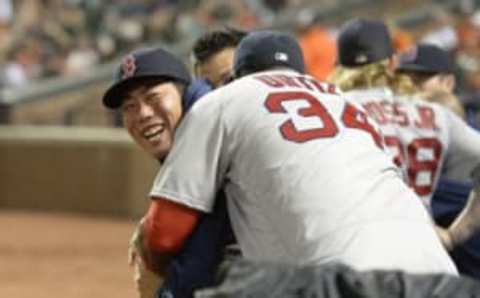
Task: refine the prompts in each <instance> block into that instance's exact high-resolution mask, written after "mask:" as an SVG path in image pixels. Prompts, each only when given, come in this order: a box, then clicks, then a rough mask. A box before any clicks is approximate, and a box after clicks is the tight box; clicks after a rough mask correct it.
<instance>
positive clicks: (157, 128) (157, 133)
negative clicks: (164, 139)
mask: <svg viewBox="0 0 480 298" xmlns="http://www.w3.org/2000/svg"><path fill="white" fill-rule="evenodd" d="M164 131H165V125H163V124H154V125H150V126H148V127H146V128H145V129H143V130H142V136H143V137H144V138H145V139H147V140H148V141H150V142H156V141H159V139H160V137H161V134H162V133H163V132H164Z"/></svg>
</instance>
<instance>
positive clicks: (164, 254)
mask: <svg viewBox="0 0 480 298" xmlns="http://www.w3.org/2000/svg"><path fill="white" fill-rule="evenodd" d="M214 93H216V92H213V93H212V95H215V94H214ZM215 98H216V96H213V97H211V96H210V94H208V95H207V96H206V97H205V98H204V99H202V101H201V102H198V103H197V104H195V105H194V106H193V108H192V110H190V111H189V113H187V114H186V115H185V118H184V119H183V120H182V122H181V124H180V126H179V127H178V129H177V131H176V133H175V141H174V144H173V146H172V149H171V151H170V153H169V155H168V157H167V159H166V160H165V162H164V163H163V165H162V167H161V169H160V171H159V173H158V174H157V177H156V178H155V181H154V185H153V187H152V190H151V193H150V196H151V199H152V202H151V204H150V208H149V210H148V213H147V215H146V216H145V219H144V225H143V229H144V234H145V245H146V247H147V248H148V249H149V251H151V252H152V253H151V256H150V257H147V260H146V261H147V263H150V267H152V269H153V270H155V271H156V272H159V273H160V274H162V273H163V271H164V270H165V268H166V266H167V264H168V262H169V261H170V259H171V257H172V256H173V255H175V254H176V253H177V252H178V251H179V250H180V249H181V248H182V247H183V244H184V243H185V241H186V239H187V238H188V236H189V235H190V234H191V233H192V232H193V230H194V228H195V227H196V225H197V223H198V220H199V217H200V215H201V213H202V212H210V211H211V210H212V208H213V204H214V200H215V194H216V193H217V190H218V189H219V187H220V185H221V182H222V175H223V174H224V173H225V169H226V165H225V163H224V161H223V159H222V158H223V155H224V149H223V147H224V137H225V131H224V125H223V123H222V118H221V104H219V103H218V100H217V99H215Z"/></svg>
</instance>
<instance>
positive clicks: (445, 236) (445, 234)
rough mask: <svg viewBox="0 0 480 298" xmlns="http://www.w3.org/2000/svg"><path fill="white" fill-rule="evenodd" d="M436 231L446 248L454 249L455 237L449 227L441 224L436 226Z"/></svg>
mask: <svg viewBox="0 0 480 298" xmlns="http://www.w3.org/2000/svg"><path fill="white" fill-rule="evenodd" d="M435 231H436V232H437V235H438V237H439V238H440V241H441V242H442V244H443V246H444V247H445V249H446V250H448V251H451V250H453V246H454V245H453V239H452V236H451V235H450V232H449V231H448V230H447V229H444V228H442V227H439V226H435Z"/></svg>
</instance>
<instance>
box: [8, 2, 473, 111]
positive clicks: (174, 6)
mask: <svg viewBox="0 0 480 298" xmlns="http://www.w3.org/2000/svg"><path fill="white" fill-rule="evenodd" d="M339 2H341V1H334V0H331V1H322V6H323V7H328V5H329V3H330V4H331V5H335V4H337V5H338V3H339ZM396 2H397V1H385V2H384V3H392V4H391V5H390V6H392V7H394V8H395V6H397V9H396V10H395V9H393V12H392V13H391V14H390V15H389V14H385V16H384V17H385V18H388V19H387V20H386V22H387V23H388V24H389V25H390V27H391V30H392V34H393V36H394V42H395V48H396V49H397V50H398V51H403V50H405V49H407V48H408V47H410V46H411V45H413V44H414V43H417V42H426V43H435V44H437V45H440V46H441V47H443V48H445V49H447V50H449V51H450V52H451V54H452V58H453V59H454V61H455V65H456V69H457V73H456V75H457V81H458V82H457V86H458V87H457V88H458V90H457V91H458V93H460V94H464V95H465V98H467V99H466V100H467V102H468V101H471V98H475V97H478V96H477V93H478V92H479V90H480V10H479V9H477V7H478V6H477V5H476V4H477V3H476V1H474V0H469V1H463V0H462V1H456V2H457V4H456V5H454V6H452V7H449V9H445V8H444V7H442V8H439V9H438V10H435V9H433V11H429V13H430V16H431V18H430V19H429V20H428V22H422V23H418V24H415V23H414V24H413V25H412V24H408V23H405V24H402V23H401V22H396V21H395V18H397V19H400V16H401V15H402V13H403V14H406V13H405V11H412V10H416V9H417V8H418V7H421V5H422V4H425V3H426V2H429V3H431V4H435V3H436V2H438V1H415V0H408V1H402V3H401V4H402V5H401V6H399V5H398V3H397V4H395V3H396ZM315 3H316V1H313V0H311V1H308V0H239V1H220V0H103V1H102V0H15V1H14V0H0V87H1V86H7V87H20V86H24V85H25V84H28V83H29V82H31V81H34V80H37V79H40V78H47V77H56V76H76V75H81V74H85V73H86V74H88V73H90V72H91V71H92V70H93V69H94V67H95V66H96V65H98V64H100V63H103V62H108V61H111V60H112V59H114V58H115V57H118V56H119V55H121V54H123V53H125V52H127V51H130V50H131V49H133V48H136V47H138V46H140V45H142V44H148V43H155V44H158V43H160V42H161V43H163V44H177V43H179V42H183V41H185V40H191V41H193V40H195V39H196V38H197V37H199V36H200V35H202V34H203V33H204V32H206V31H207V30H211V29H214V28H219V27H221V26H224V25H228V26H233V27H237V28H241V29H244V30H251V29H255V28H268V27H272V26H275V24H277V23H278V22H279V20H280V19H281V17H282V16H283V15H282V13H284V12H286V11H295V12H296V13H295V17H294V22H292V23H291V26H290V27H289V28H288V30H291V31H293V32H294V33H296V34H297V36H298V38H299V41H300V42H301V44H302V48H303V50H304V53H305V58H306V62H307V65H308V66H309V71H310V72H311V73H312V74H314V75H315V76H316V77H318V78H321V79H323V78H326V77H327V75H328V74H329V73H330V72H331V70H332V69H333V67H334V65H335V59H336V45H335V36H336V30H337V28H338V25H339V24H340V23H341V22H342V21H343V20H342V19H340V18H339V19H338V20H335V19H333V18H328V16H325V14H321V13H317V12H316V11H315V10H314V9H311V7H314V4H315ZM386 7H387V8H390V7H389V6H388V5H387V6H386ZM432 7H435V6H434V5H433V6H432ZM438 7H440V6H438ZM382 8H385V5H384V6H383V7H382ZM375 9H377V10H378V7H376V6H372V8H371V10H372V11H375ZM383 13H386V12H383ZM395 13H397V14H395ZM349 17H350V18H351V17H353V15H350V16H349ZM190 44H191V43H190ZM319 45H321V46H319Z"/></svg>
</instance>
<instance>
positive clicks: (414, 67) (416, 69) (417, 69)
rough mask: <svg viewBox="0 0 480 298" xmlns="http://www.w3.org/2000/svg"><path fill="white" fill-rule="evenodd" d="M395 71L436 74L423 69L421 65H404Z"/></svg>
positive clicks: (425, 68)
mask: <svg viewBox="0 0 480 298" xmlns="http://www.w3.org/2000/svg"><path fill="white" fill-rule="evenodd" d="M397 71H399V72H408V71H412V72H421V73H436V72H435V71H432V70H431V69H429V68H427V67H424V66H422V65H418V64H404V65H401V66H398V67H397Z"/></svg>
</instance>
